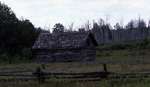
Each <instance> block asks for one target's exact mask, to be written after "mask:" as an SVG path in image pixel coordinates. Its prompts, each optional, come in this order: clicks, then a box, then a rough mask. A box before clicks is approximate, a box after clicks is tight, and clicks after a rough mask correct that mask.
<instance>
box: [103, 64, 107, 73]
mask: <svg viewBox="0 0 150 87" xmlns="http://www.w3.org/2000/svg"><path fill="white" fill-rule="evenodd" d="M103 69H104V72H107V65H106V64H103Z"/></svg>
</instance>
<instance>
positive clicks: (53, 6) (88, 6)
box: [0, 0, 150, 28]
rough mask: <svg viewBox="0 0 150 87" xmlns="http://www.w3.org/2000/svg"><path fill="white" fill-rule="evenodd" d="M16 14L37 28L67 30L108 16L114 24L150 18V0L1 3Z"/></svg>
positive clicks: (9, 0) (10, 0) (21, 0)
mask: <svg viewBox="0 0 150 87" xmlns="http://www.w3.org/2000/svg"><path fill="white" fill-rule="evenodd" d="M0 1H2V2H4V3H5V4H7V5H8V6H9V7H11V8H12V10H13V11H14V12H15V13H16V15H17V17H18V18H21V17H23V18H27V19H29V20H30V21H31V22H32V23H33V24H34V25H35V26H37V27H42V28H44V27H51V28H52V27H53V25H54V24H55V23H58V22H60V23H63V24H64V25H65V26H66V27H68V25H70V24H71V23H72V22H73V23H74V26H75V27H80V26H82V25H83V24H85V23H86V21H87V20H89V21H90V22H91V23H92V21H93V20H98V19H99V18H104V19H106V17H107V18H108V19H109V20H108V22H110V23H111V24H115V23H116V22H119V21H120V20H122V21H123V22H124V24H126V23H127V22H128V21H129V20H130V19H135V18H138V16H139V15H140V16H141V18H143V19H145V20H146V21H147V20H149V19H150V5H149V4H150V0H0Z"/></svg>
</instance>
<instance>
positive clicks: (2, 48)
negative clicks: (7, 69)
mask: <svg viewBox="0 0 150 87" xmlns="http://www.w3.org/2000/svg"><path fill="white" fill-rule="evenodd" d="M40 31H41V29H40V28H35V27H34V25H33V24H32V23H31V22H30V21H29V20H28V19H21V20H20V19H18V18H17V17H16V15H15V13H14V12H13V11H12V10H11V8H10V7H8V6H7V5H6V4H3V3H1V2H0V61H9V63H11V62H13V60H24V58H31V49H30V48H31V47H32V45H33V43H34V41H35V39H36V38H37V36H38V34H39V33H40Z"/></svg>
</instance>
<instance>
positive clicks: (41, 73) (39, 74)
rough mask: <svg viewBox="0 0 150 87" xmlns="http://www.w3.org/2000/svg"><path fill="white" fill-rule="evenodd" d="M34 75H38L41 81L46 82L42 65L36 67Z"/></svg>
mask: <svg viewBox="0 0 150 87" xmlns="http://www.w3.org/2000/svg"><path fill="white" fill-rule="evenodd" d="M33 75H35V76H36V77H37V79H38V82H39V83H44V82H45V73H44V72H43V71H42V69H41V68H40V67H38V68H36V71H35V72H34V73H33Z"/></svg>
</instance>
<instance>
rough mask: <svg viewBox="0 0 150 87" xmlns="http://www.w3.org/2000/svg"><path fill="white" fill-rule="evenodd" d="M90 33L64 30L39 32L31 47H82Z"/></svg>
mask: <svg viewBox="0 0 150 87" xmlns="http://www.w3.org/2000/svg"><path fill="white" fill-rule="evenodd" d="M89 34H90V33H88V32H64V33H59V34H51V33H49V32H42V33H40V35H39V37H38V39H37V40H36V41H35V43H34V45H33V47H32V48H33V49H63V48H80V47H84V46H85V44H86V40H87V38H88V36H89Z"/></svg>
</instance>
